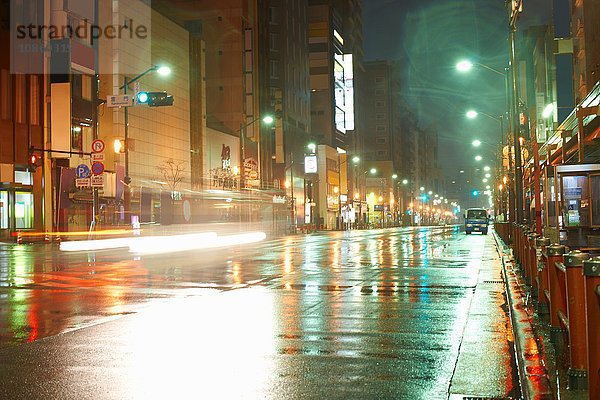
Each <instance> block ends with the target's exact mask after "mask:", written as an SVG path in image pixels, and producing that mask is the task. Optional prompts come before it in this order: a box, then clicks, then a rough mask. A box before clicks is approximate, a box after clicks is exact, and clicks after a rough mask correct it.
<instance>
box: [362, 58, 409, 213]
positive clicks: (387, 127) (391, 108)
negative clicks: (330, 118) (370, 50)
mask: <svg viewBox="0 0 600 400" xmlns="http://www.w3.org/2000/svg"><path fill="white" fill-rule="evenodd" d="M364 67H365V74H364V82H365V85H366V86H367V87H368V88H369V89H368V90H366V91H365V97H364V98H363V104H362V106H363V107H364V118H365V131H364V135H363V136H364V139H365V140H364V144H363V155H364V162H363V163H362V169H361V170H360V172H362V173H363V175H364V176H366V177H367V178H366V181H365V194H366V196H367V204H368V206H369V208H368V209H369V214H370V215H369V219H370V220H375V221H376V222H377V221H379V222H380V223H383V222H384V221H385V223H386V224H390V223H396V222H397V221H398V212H399V209H400V210H402V209H403V208H404V204H403V203H404V201H403V196H399V190H400V189H401V188H400V187H398V186H397V184H398V183H401V182H402V180H403V179H406V178H405V176H406V173H405V171H403V170H402V155H403V154H402V149H403V147H402V130H401V117H400V113H401V108H400V103H401V94H400V73H399V68H400V64H399V63H397V62H395V61H371V62H366V63H364ZM371 168H375V169H376V170H377V172H376V173H374V174H373V173H370V169H371ZM394 176H395V178H393V177H394Z"/></svg>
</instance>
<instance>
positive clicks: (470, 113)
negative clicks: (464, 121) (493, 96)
mask: <svg viewBox="0 0 600 400" xmlns="http://www.w3.org/2000/svg"><path fill="white" fill-rule="evenodd" d="M467 118H469V119H474V118H477V111H475V110H469V111H467Z"/></svg>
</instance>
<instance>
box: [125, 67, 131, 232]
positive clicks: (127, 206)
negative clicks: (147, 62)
mask: <svg viewBox="0 0 600 400" xmlns="http://www.w3.org/2000/svg"><path fill="white" fill-rule="evenodd" d="M129 84H130V82H129V79H128V78H127V77H125V80H124V84H123V93H124V94H127V88H128V87H129ZM124 113H125V121H124V123H125V135H124V137H125V178H123V183H124V185H123V212H124V213H125V222H127V223H128V224H131V191H130V188H129V184H130V183H131V178H130V177H129V107H125V111H124Z"/></svg>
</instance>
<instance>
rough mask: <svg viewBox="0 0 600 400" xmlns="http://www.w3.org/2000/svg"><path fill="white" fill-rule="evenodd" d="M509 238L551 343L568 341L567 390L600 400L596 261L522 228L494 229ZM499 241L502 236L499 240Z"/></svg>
mask: <svg viewBox="0 0 600 400" xmlns="http://www.w3.org/2000/svg"><path fill="white" fill-rule="evenodd" d="M502 229H508V230H509V231H510V232H512V234H513V236H512V238H513V251H514V257H515V260H516V261H517V262H520V264H521V267H522V272H523V274H524V277H525V278H526V279H527V280H528V281H529V282H531V292H530V293H531V295H532V296H533V297H536V296H537V300H538V301H537V304H538V312H540V313H542V312H543V311H544V310H545V309H548V312H549V323H550V340H551V341H552V342H553V343H557V342H558V341H559V340H560V339H561V338H562V337H563V336H564V335H566V336H565V339H568V351H569V354H568V356H569V357H568V360H569V363H568V366H569V369H568V372H567V377H568V389H573V390H581V389H586V388H587V390H588V394H589V399H600V339H599V338H600V257H595V258H591V259H590V255H589V254H588V253H583V252H581V251H579V250H575V251H570V252H568V251H569V249H568V248H567V247H566V246H563V245H561V244H558V243H555V244H552V245H551V244H550V239H549V238H546V237H540V236H539V235H537V234H534V233H530V232H529V229H528V228H527V226H525V225H517V224H510V225H509V226H508V228H505V227H502V226H501V225H499V224H498V230H499V231H502ZM498 235H499V236H500V237H502V236H501V233H499V234H498Z"/></svg>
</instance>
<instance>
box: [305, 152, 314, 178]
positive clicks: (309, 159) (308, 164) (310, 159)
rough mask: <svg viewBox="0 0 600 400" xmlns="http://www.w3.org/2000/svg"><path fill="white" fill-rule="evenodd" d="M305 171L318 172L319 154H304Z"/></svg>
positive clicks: (308, 172)
mask: <svg viewBox="0 0 600 400" xmlns="http://www.w3.org/2000/svg"><path fill="white" fill-rule="evenodd" d="M304 173H306V174H316V173H317V156H316V155H310V156H304Z"/></svg>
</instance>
